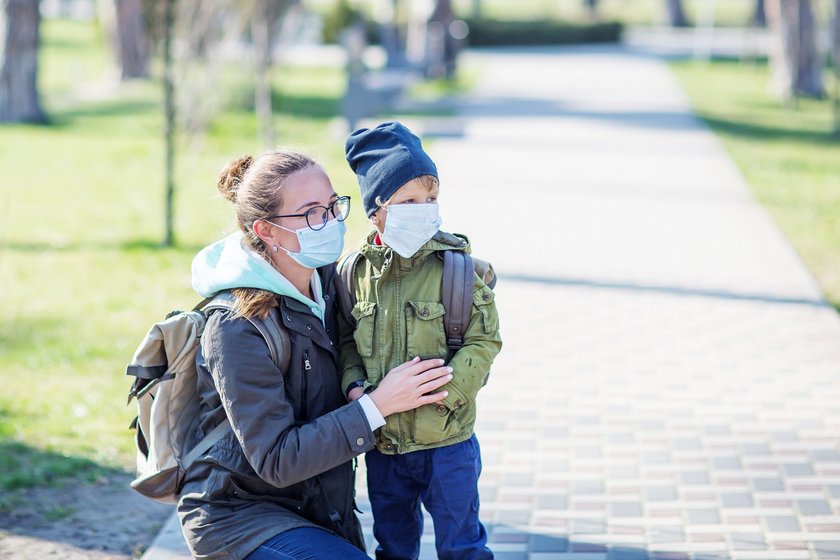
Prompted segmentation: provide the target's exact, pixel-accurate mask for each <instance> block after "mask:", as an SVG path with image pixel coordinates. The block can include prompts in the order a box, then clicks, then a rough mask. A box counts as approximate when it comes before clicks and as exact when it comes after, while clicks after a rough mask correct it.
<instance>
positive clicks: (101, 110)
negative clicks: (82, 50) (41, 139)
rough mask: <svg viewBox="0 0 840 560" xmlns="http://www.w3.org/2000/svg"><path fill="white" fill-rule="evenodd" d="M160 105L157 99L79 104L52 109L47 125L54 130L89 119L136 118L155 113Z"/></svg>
mask: <svg viewBox="0 0 840 560" xmlns="http://www.w3.org/2000/svg"><path fill="white" fill-rule="evenodd" d="M159 111H160V103H159V102H158V100H157V99H153V100H145V99H114V100H106V101H95V102H94V101H91V102H85V103H80V104H78V105H74V106H72V107H68V108H64V109H61V108H59V109H52V110H50V114H49V123H48V124H49V125H50V126H51V127H54V128H72V127H73V126H75V125H76V124H77V122H78V121H80V120H84V119H91V118H110V117H116V116H128V115H131V116H137V115H139V114H143V113H148V114H152V113H157V112H159Z"/></svg>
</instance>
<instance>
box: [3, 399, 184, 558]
mask: <svg viewBox="0 0 840 560" xmlns="http://www.w3.org/2000/svg"><path fill="white" fill-rule="evenodd" d="M0 414H2V411H0ZM131 478H132V477H131V475H129V474H128V473H126V472H125V471H123V470H121V469H118V468H114V467H109V466H103V465H100V464H98V463H96V462H94V461H91V460H89V459H85V458H82V457H73V456H70V455H65V454H62V453H57V452H53V451H47V450H42V449H37V448H34V447H31V446H28V445H26V444H25V443H22V442H19V441H14V440H8V439H2V438H0V534H3V539H2V546H0V555H3V554H6V553H7V554H9V555H10V556H9V557H11V558H17V557H22V556H25V557H27V558H35V557H46V556H53V557H74V558H75V557H78V556H79V549H82V550H92V551H93V550H96V551H107V552H109V553H115V554H120V555H125V556H127V557H136V556H138V555H139V553H140V552H142V551H143V550H145V549H146V548H147V547H148V545H149V544H150V543H151V541H152V539H153V538H154V536H155V534H157V531H158V529H159V528H160V527H161V526H162V524H163V522H164V520H165V518H166V515H167V514H168V513H169V512H170V511H171V507H168V506H165V505H162V504H158V503H156V502H153V501H151V500H147V499H145V498H143V497H142V496H140V495H139V494H137V493H135V492H134V491H133V490H131V489H130V488H129V487H128V482H129V481H130V480H131ZM23 551H25V552H26V554H25V555H23V554H22V553H23Z"/></svg>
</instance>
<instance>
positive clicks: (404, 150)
mask: <svg viewBox="0 0 840 560" xmlns="http://www.w3.org/2000/svg"><path fill="white" fill-rule="evenodd" d="M344 154H345V157H346V158H347V163H349V164H350V169H352V170H353V172H354V173H355V174H356V178H357V179H358V180H359V190H360V191H361V193H362V204H363V205H364V207H365V212H366V213H367V215H368V216H370V215H371V214H373V213H374V212H376V209H377V208H379V206H378V205H377V204H376V198H377V197H379V199H380V200H381V201H384V200H388V198H390V197H391V195H393V194H394V193H395V192H396V191H397V189H399V188H400V187H401V186H403V185H404V184H406V183H407V182H409V181H411V180H412V179H415V178H417V177H420V176H421V175H433V176H435V177H436V178H437V176H438V173H437V167H435V164H434V162H433V161H432V158H430V157H429V156H428V154H426V152H424V151H423V147H422V146H421V145H420V139H419V138H418V137H417V136H415V135H414V133H412V132H411V131H410V130H408V129H407V128H406V127H405V126H403V125H402V124H400V123H398V122H387V123H382V124H380V125H379V126H377V127H376V128H360V129H359V130H357V131H356V132H354V133H353V134H351V135H350V137H349V138H348V139H347V143H346V144H345V146H344Z"/></svg>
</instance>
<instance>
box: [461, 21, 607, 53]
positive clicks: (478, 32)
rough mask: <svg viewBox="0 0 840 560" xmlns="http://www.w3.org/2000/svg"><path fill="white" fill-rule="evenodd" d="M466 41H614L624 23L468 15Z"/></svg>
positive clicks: (489, 44)
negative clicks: (514, 18) (481, 17)
mask: <svg viewBox="0 0 840 560" xmlns="http://www.w3.org/2000/svg"><path fill="white" fill-rule="evenodd" d="M467 24H468V25H469V28H470V34H469V36H468V37H467V41H469V44H470V45H471V46H473V47H492V46H509V45H569V44H576V43H615V42H618V41H620V40H621V33H622V31H623V26H622V24H621V23H619V22H617V21H611V22H599V23H569V22H564V21H556V20H554V21H552V20H540V21H499V20H493V19H468V20H467Z"/></svg>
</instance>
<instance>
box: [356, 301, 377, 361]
mask: <svg viewBox="0 0 840 560" xmlns="http://www.w3.org/2000/svg"><path fill="white" fill-rule="evenodd" d="M352 314H353V318H354V319H355V320H356V330H355V331H354V332H353V339H354V340H355V341H356V350H357V351H358V352H359V355H360V356H362V357H363V358H370V357H371V356H373V341H374V335H375V333H376V304H375V303H373V302H372V301H360V302H357V303H356V305H354V306H353V310H352Z"/></svg>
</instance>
